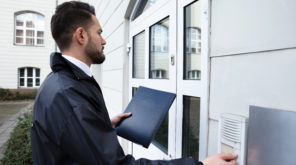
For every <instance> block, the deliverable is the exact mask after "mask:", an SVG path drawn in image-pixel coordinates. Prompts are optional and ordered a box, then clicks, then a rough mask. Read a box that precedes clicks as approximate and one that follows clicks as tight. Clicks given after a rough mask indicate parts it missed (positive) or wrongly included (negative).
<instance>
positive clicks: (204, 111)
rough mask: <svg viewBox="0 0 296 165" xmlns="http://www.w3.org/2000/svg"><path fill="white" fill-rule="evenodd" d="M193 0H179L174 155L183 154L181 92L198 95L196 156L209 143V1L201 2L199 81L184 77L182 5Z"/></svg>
mask: <svg viewBox="0 0 296 165" xmlns="http://www.w3.org/2000/svg"><path fill="white" fill-rule="evenodd" d="M194 1H195V0H178V5H177V6H178V16H177V17H178V18H177V20H178V23H177V24H178V32H177V34H178V37H177V41H178V43H177V45H178V50H177V52H178V56H177V61H178V66H177V68H178V71H177V116H178V118H177V130H176V134H177V137H176V143H177V144H176V157H177V158H181V157H182V121H183V95H188V96H195V97H200V140H199V159H200V160H203V159H205V158H206V155H207V143H208V106H209V103H208V100H209V75H210V74H209V66H210V65H209V64H210V59H209V1H208V0H200V1H201V11H200V12H201V43H202V46H201V80H183V54H184V48H183V47H184V43H183V42H184V40H183V36H184V30H183V29H184V26H185V25H184V7H186V6H187V5H189V4H191V3H192V2H194Z"/></svg>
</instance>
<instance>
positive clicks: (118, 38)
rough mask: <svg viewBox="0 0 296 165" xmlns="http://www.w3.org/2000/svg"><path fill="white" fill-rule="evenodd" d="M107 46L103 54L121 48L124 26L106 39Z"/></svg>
mask: <svg viewBox="0 0 296 165" xmlns="http://www.w3.org/2000/svg"><path fill="white" fill-rule="evenodd" d="M105 40H106V41H107V45H106V46H105V49H104V52H105V54H108V53H110V52H111V51H114V50H115V49H118V48H119V47H121V46H123V43H124V26H123V24H122V25H121V26H120V27H119V28H118V29H117V30H116V31H114V32H113V34H112V35H111V36H109V37H106V38H105Z"/></svg>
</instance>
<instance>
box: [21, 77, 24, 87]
mask: <svg viewBox="0 0 296 165" xmlns="http://www.w3.org/2000/svg"><path fill="white" fill-rule="evenodd" d="M20 86H25V79H24V78H21V79H20Z"/></svg>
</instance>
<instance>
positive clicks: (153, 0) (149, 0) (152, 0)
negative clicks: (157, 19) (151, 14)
mask: <svg viewBox="0 0 296 165" xmlns="http://www.w3.org/2000/svg"><path fill="white" fill-rule="evenodd" d="M157 1H160V0H147V2H146V5H145V7H144V10H143V12H145V11H146V10H147V9H149V8H150V7H151V6H153V5H155V3H156V2H157Z"/></svg>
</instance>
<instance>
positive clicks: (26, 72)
mask: <svg viewBox="0 0 296 165" xmlns="http://www.w3.org/2000/svg"><path fill="white" fill-rule="evenodd" d="M18 73H19V87H21V88H22V87H23V88H27V87H28V88H34V87H39V86H40V69H38V68H32V67H27V68H19V71H18Z"/></svg>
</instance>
